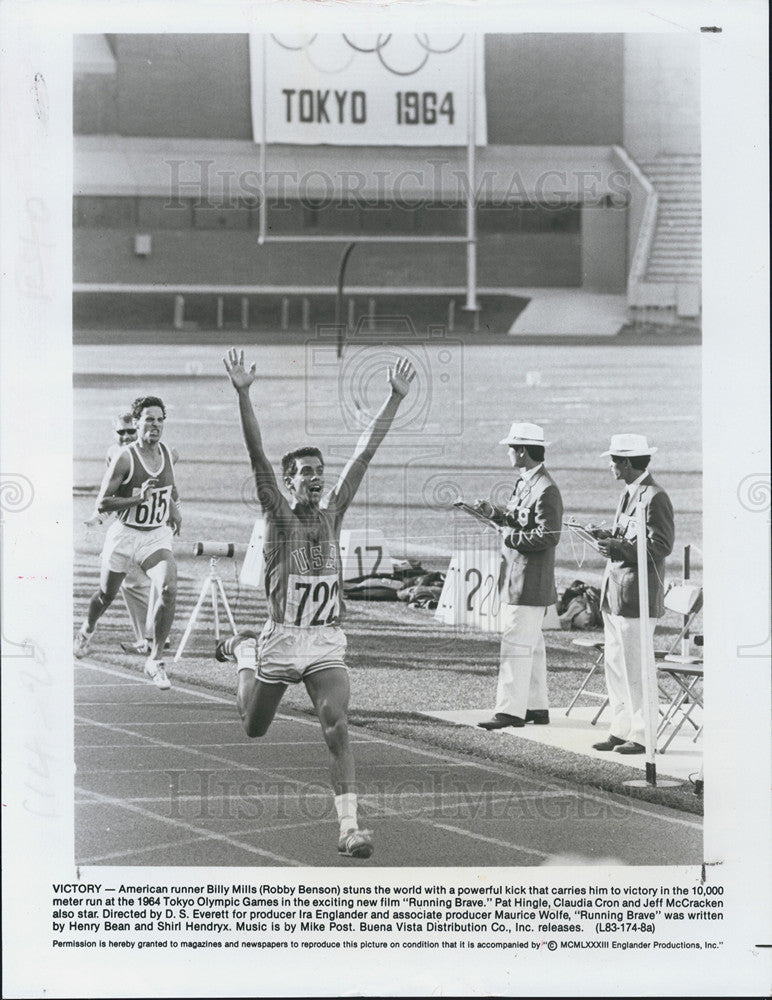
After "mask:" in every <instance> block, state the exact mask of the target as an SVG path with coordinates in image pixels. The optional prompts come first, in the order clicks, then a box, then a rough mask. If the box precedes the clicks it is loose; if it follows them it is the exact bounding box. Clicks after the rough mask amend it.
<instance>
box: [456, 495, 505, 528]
mask: <svg viewBox="0 0 772 1000" xmlns="http://www.w3.org/2000/svg"><path fill="white" fill-rule="evenodd" d="M453 506H454V507H455V508H456V510H461V511H463V512H464V513H465V514H469V515H470V517H473V518H474V519H475V520H476V521H479V522H480V523H481V524H484V525H485V526H486V527H488V528H493V529H494V530H495V531H499V530H501V525H500V524H498V523H497V522H496V521H494V520H492V519H491V518H490V517H486V516H485V514H481V513H480V511H479V510H475V508H474V507H471V506H470V505H469V504H468V503H464V501H463V500H456V501H455V502H454V504H453Z"/></svg>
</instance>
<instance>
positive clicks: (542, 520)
mask: <svg viewBox="0 0 772 1000" xmlns="http://www.w3.org/2000/svg"><path fill="white" fill-rule="evenodd" d="M497 514H498V517H497V518H496V519H497V520H498V521H499V523H501V524H502V525H505V526H506V527H508V528H511V529H512V530H511V531H509V532H507V533H506V534H505V535H504V545H503V547H502V560H501V569H500V572H499V592H500V594H501V599H502V601H504V603H505V604H519V605H525V606H528V607H541V608H546V607H547V606H548V605H550V604H554V603H555V602H556V601H557V591H556V589H555V547H556V546H557V544H558V541H559V540H560V531H561V527H562V524H563V500H562V498H561V496H560V490H559V489H558V488H557V486H556V484H555V480H554V479H553V478H552V476H551V475H550V474H549V473H548V472H547V470H546V469H545V468H544V466H542V467H541V468H540V469H539V470H538V472H536V474H535V475H534V476H533V477H532V478H531V479H528V480H526V479H519V480H518V481H517V484H516V485H515V489H514V492H513V493H512V496H511V498H510V500H509V503H508V504H507V507H506V510H498V511H497Z"/></svg>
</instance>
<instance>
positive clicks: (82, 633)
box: [72, 625, 94, 660]
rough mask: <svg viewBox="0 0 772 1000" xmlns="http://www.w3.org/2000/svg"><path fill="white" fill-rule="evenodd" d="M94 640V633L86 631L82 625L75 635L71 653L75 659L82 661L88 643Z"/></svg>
mask: <svg viewBox="0 0 772 1000" xmlns="http://www.w3.org/2000/svg"><path fill="white" fill-rule="evenodd" d="M93 638H94V633H93V632H89V631H87V630H86V629H85V628H84V627H83V626H82V625H81V627H80V628H79V629H78V631H77V632H76V633H75V641H74V642H73V646H72V651H73V653H74V654H75V657H76V659H78V660H80V659H82V658H83V657H84V656H85V655H86V653H87V652H88V647H89V643H90V642H91V640H92V639H93Z"/></svg>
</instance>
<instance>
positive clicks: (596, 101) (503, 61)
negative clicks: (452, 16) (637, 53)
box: [485, 34, 624, 146]
mask: <svg viewBox="0 0 772 1000" xmlns="http://www.w3.org/2000/svg"><path fill="white" fill-rule="evenodd" d="M623 37H624V36H622V35H617V34H565V35H562V34H522V35H486V37H485V85H486V99H487V102H488V142H490V143H501V144H502V145H506V144H511V145H545V146H549V145H552V146H571V145H575V146H602V145H607V146H612V145H616V144H618V143H619V142H621V139H622V127H623V117H622V93H623Z"/></svg>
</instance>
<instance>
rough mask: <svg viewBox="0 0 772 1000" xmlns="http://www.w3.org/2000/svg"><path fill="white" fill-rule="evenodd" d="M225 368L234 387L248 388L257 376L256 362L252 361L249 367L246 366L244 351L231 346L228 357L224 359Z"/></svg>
mask: <svg viewBox="0 0 772 1000" xmlns="http://www.w3.org/2000/svg"><path fill="white" fill-rule="evenodd" d="M222 363H223V364H224V365H225V370H226V372H227V373H228V377H229V378H230V380H231V384H232V385H233V388H234V389H237V390H238V389H248V388H249V387H250V385H252V383H253V382H254V381H255V379H256V378H257V372H256V371H255V367H256V366H255V363H254V362H252V364H251V366H250V367H249V368H245V367H244V351H243V350H242V351H237V350H236V348H235V347H231V349H230V350H229V351H228V357H227V358H223V359H222Z"/></svg>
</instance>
